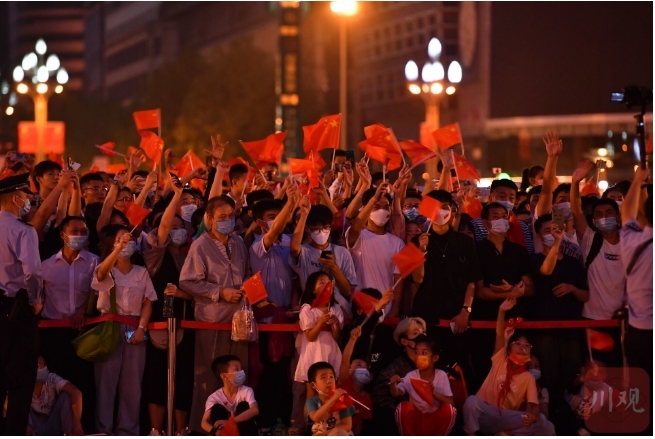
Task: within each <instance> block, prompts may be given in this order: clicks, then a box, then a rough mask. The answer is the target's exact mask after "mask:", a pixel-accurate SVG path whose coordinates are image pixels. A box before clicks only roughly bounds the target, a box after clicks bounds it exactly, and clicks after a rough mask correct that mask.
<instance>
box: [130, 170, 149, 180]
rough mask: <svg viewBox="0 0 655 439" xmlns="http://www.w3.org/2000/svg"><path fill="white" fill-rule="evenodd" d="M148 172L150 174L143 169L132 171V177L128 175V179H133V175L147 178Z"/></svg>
mask: <svg viewBox="0 0 655 439" xmlns="http://www.w3.org/2000/svg"><path fill="white" fill-rule="evenodd" d="M148 174H150V173H149V172H148V171H144V170H140V171H134V172H133V173H132V177H130V179H133V178H134V177H141V178H148Z"/></svg>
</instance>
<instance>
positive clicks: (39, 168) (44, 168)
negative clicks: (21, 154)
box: [32, 160, 61, 191]
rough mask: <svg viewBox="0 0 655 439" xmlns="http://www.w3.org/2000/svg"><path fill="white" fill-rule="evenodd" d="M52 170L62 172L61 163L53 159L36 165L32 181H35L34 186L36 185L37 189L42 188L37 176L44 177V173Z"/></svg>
mask: <svg viewBox="0 0 655 439" xmlns="http://www.w3.org/2000/svg"><path fill="white" fill-rule="evenodd" d="M50 171H55V172H60V171H61V165H60V164H59V163H57V162H53V161H52V160H43V161H42V162H39V163H37V164H36V165H35V166H34V169H33V170H32V181H33V182H34V186H36V190H37V191H39V190H41V185H40V184H39V182H38V180H37V179H36V177H43V174H45V173H46V172H50Z"/></svg>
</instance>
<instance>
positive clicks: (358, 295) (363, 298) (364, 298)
mask: <svg viewBox="0 0 655 439" xmlns="http://www.w3.org/2000/svg"><path fill="white" fill-rule="evenodd" d="M353 302H354V303H355V304H356V305H357V306H358V307H359V309H361V310H362V312H363V313H364V314H368V313H370V312H371V311H372V310H373V308H374V307H375V305H376V304H377V303H378V299H376V298H375V297H373V296H369V295H368V294H366V293H364V292H362V291H356V292H355V294H353Z"/></svg>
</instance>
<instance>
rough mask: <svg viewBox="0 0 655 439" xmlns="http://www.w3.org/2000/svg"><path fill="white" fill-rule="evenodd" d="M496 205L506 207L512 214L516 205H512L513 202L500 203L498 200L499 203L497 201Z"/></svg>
mask: <svg viewBox="0 0 655 439" xmlns="http://www.w3.org/2000/svg"><path fill="white" fill-rule="evenodd" d="M496 203H498V204H502V205H503V206H504V207H505V209H507V211H508V212H511V211H512V209H514V203H512V202H511V201H500V200H498V201H496Z"/></svg>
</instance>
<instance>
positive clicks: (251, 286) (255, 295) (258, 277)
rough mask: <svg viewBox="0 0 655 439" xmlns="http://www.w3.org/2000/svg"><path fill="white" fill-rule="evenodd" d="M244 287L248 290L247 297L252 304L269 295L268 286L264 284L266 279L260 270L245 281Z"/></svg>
mask: <svg viewBox="0 0 655 439" xmlns="http://www.w3.org/2000/svg"><path fill="white" fill-rule="evenodd" d="M242 287H243V289H244V291H245V292H246V297H247V298H248V302H250V304H251V305H254V304H256V303H259V302H261V301H262V300H264V299H266V298H267V297H268V292H266V287H265V286H264V281H263V280H262V274H261V272H260V271H258V272H257V273H255V274H254V275H253V276H252V277H251V278H250V279H248V280H247V281H245V282H244V283H243V285H242Z"/></svg>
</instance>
